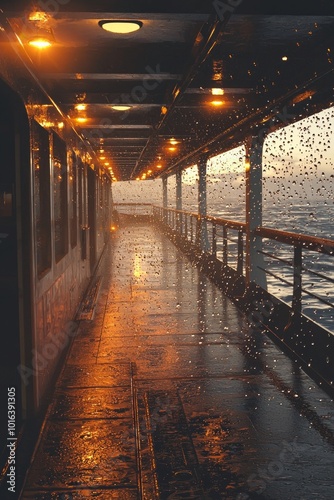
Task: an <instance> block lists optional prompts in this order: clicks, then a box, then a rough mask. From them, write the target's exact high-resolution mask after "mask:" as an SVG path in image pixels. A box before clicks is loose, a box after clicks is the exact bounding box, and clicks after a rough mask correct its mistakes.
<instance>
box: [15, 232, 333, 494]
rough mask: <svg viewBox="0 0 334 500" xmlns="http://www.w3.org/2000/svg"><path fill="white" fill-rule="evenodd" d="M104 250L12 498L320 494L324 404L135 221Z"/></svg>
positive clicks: (326, 419) (325, 465) (294, 369)
mask: <svg viewBox="0 0 334 500" xmlns="http://www.w3.org/2000/svg"><path fill="white" fill-rule="evenodd" d="M113 243H114V248H113V249H110V250H108V252H107V254H106V255H105V259H104V263H103V266H104V267H103V268H101V269H100V270H99V274H100V275H101V276H102V277H103V279H102V282H101V286H100V291H99V300H98V302H97V304H96V307H95V313H94V318H93V320H92V321H81V324H80V332H79V334H78V336H77V337H76V338H75V339H74V341H73V345H72V348H71V351H70V352H69V355H68V357H67V362H66V364H65V366H64V369H63V371H62V373H61V376H60V378H59V381H58V383H57V387H56V391H55V395H54V398H53V402H52V405H51V406H50V408H49V411H48V415H47V419H46V422H45V426H44V428H43V430H42V436H41V440H40V443H39V446H38V448H37V450H36V453H35V456H34V460H33V462H32V465H31V468H30V470H29V471H28V475H27V480H26V484H25V489H24V493H23V495H22V498H23V499H25V498H27V499H32V498H34V499H37V500H40V499H53V498H54V499H62V500H64V499H67V498H69V499H70V498H73V499H77V498H101V499H111V500H112V499H118V500H123V499H124V500H132V499H135V498H136V499H140V498H142V499H145V500H155V499H161V500H164V499H166V500H167V499H217V500H218V499H236V500H247V499H262V500H263V499H273V500H282V499H284V500H285V499H298V500H310V499H313V498H318V499H323V500H332V499H333V498H334V481H333V479H332V477H333V463H334V404H333V402H332V401H331V400H330V399H329V398H328V397H327V396H326V395H325V394H324V393H323V392H322V391H321V390H320V389H319V388H317V387H316V386H315V384H314V383H313V382H312V380H310V379H309V378H308V377H307V376H306V375H305V374H304V373H303V372H302V371H301V370H300V369H299V368H298V366H297V365H296V364H295V363H293V362H292V361H291V360H289V359H288V358H287V357H286V356H285V355H283V354H282V353H281V352H280V351H279V350H278V349H277V348H276V346H274V345H273V344H272V342H271V341H270V340H268V339H267V338H265V337H263V336H262V334H260V333H258V332H254V331H252V330H251V329H250V328H249V327H248V326H247V323H246V321H245V318H244V317H243V316H242V315H241V314H240V313H239V312H238V311H237V309H236V307H235V306H234V305H233V304H232V303H231V302H230V301H229V300H228V299H226V298H225V297H224V296H223V295H222V294H221V292H220V291H219V290H218V289H217V288H216V287H215V286H214V285H212V284H211V283H210V282H209V281H208V280H207V279H206V278H205V277H204V276H202V275H201V274H200V272H199V271H198V270H197V269H196V268H194V267H192V266H191V264H190V263H189V262H188V261H187V260H186V259H185V258H184V257H183V256H182V255H180V253H179V252H178V251H177V250H176V249H175V248H174V246H173V245H172V244H171V243H170V242H169V241H168V240H166V239H165V238H164V237H163V236H162V235H161V234H160V233H158V232H156V231H155V230H154V229H153V228H152V227H150V226H147V225H137V226H128V227H123V228H122V229H121V230H120V231H119V233H118V237H117V238H115V239H114V240H113Z"/></svg>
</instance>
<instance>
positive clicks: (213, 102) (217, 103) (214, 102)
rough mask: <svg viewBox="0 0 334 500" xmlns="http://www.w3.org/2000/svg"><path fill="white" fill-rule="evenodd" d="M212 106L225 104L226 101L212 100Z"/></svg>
mask: <svg viewBox="0 0 334 500" xmlns="http://www.w3.org/2000/svg"><path fill="white" fill-rule="evenodd" d="M211 104H212V106H216V107H218V106H222V105H223V104H224V101H211Z"/></svg>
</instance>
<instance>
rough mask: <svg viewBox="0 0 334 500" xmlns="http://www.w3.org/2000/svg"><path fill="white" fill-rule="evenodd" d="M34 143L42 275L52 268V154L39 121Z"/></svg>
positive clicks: (37, 243) (36, 124)
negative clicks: (50, 154)
mask: <svg viewBox="0 0 334 500" xmlns="http://www.w3.org/2000/svg"><path fill="white" fill-rule="evenodd" d="M32 144H33V147H32V153H33V168H34V179H35V181H34V184H35V193H34V202H35V231H36V232H35V234H36V241H35V244H36V257H37V274H38V276H39V277H41V276H42V275H43V274H44V273H45V271H47V270H48V269H50V268H51V206H50V156H49V133H48V131H47V130H45V129H44V128H43V127H41V126H40V125H39V124H38V123H37V122H33V126H32Z"/></svg>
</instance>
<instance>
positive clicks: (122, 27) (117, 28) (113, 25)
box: [99, 20, 143, 35]
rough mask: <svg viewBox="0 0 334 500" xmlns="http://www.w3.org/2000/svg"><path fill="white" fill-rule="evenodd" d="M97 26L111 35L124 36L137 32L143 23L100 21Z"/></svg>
mask: <svg viewBox="0 0 334 500" xmlns="http://www.w3.org/2000/svg"><path fill="white" fill-rule="evenodd" d="M99 26H101V28H103V29H104V30H106V31H110V32H111V33H118V34H121V35H126V34H128V33H133V32H134V31H138V30H139V29H140V28H141V27H142V26H143V23H142V22H141V21H107V20H106V21H100V22H99Z"/></svg>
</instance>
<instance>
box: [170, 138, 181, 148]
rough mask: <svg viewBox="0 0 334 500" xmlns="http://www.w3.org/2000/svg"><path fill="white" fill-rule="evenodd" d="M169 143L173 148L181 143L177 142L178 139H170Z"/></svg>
mask: <svg viewBox="0 0 334 500" xmlns="http://www.w3.org/2000/svg"><path fill="white" fill-rule="evenodd" d="M169 142H170V143H171V144H172V145H173V146H175V144H178V143H179V141H177V140H176V139H174V138H172V139H170V140H169Z"/></svg>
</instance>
